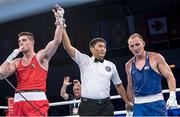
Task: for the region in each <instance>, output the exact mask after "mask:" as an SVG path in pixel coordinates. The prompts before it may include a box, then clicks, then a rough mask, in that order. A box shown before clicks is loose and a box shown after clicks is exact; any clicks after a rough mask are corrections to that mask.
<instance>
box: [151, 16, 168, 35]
mask: <svg viewBox="0 0 180 117" xmlns="http://www.w3.org/2000/svg"><path fill="white" fill-rule="evenodd" d="M147 22H148V29H149V34H150V35H158V34H165V33H167V20H166V17H159V18H152V19H148V21H147Z"/></svg>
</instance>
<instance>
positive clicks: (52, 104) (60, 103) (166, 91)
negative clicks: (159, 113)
mask: <svg viewBox="0 0 180 117" xmlns="http://www.w3.org/2000/svg"><path fill="white" fill-rule="evenodd" d="M176 92H180V88H176ZM162 93H169V89H165V90H163V91H162ZM119 98H121V96H120V95H114V96H111V97H110V99H119ZM79 102H80V100H72V101H63V102H53V103H49V106H50V107H51V106H60V105H68V104H73V103H79ZM177 108H180V105H179V106H178V107H177ZM0 109H8V106H0ZM125 113H126V110H122V111H115V112H114V114H125Z"/></svg>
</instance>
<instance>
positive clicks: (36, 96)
mask: <svg viewBox="0 0 180 117" xmlns="http://www.w3.org/2000/svg"><path fill="white" fill-rule="evenodd" d="M21 94H22V95H23V96H24V97H25V98H26V99H27V100H29V101H38V100H47V98H46V94H45V92H22V93H21ZM20 101H25V99H24V98H23V97H22V96H21V95H20V94H19V93H16V94H15V96H14V102H20Z"/></svg>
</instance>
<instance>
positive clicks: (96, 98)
mask: <svg viewBox="0 0 180 117" xmlns="http://www.w3.org/2000/svg"><path fill="white" fill-rule="evenodd" d="M62 42H63V46H64V48H65V50H66V51H67V52H68V54H69V55H70V56H71V58H72V59H73V60H74V61H75V62H76V63H77V64H78V66H79V68H80V75H81V103H80V107H79V115H80V116H113V114H114V107H113V105H112V103H111V100H110V83H111V80H112V82H113V83H114V85H115V87H116V90H117V92H118V94H119V95H121V97H122V99H123V100H124V102H125V103H126V105H127V107H129V108H130V107H131V105H130V102H129V100H128V98H127V94H126V91H125V90H124V87H123V85H122V81H121V79H120V77H119V75H118V72H117V69H116V66H115V65H114V64H113V63H112V62H110V61H107V60H104V59H103V58H104V56H105V54H106V41H105V40H104V39H103V38H94V39H93V40H92V41H91V42H90V44H89V47H90V51H91V53H92V57H89V56H88V55H86V54H83V53H81V52H79V51H78V50H77V49H76V48H74V47H73V46H72V45H71V43H70V40H69V37H68V35H67V33H66V31H65V30H64V32H63V39H62Z"/></svg>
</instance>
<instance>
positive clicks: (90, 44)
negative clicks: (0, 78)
mask: <svg viewBox="0 0 180 117" xmlns="http://www.w3.org/2000/svg"><path fill="white" fill-rule="evenodd" d="M97 42H103V43H105V44H106V41H105V40H104V39H103V38H100V37H97V38H94V39H92V40H91V41H90V42H89V48H91V47H94V46H95V45H96V43H97Z"/></svg>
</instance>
